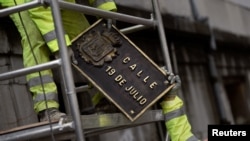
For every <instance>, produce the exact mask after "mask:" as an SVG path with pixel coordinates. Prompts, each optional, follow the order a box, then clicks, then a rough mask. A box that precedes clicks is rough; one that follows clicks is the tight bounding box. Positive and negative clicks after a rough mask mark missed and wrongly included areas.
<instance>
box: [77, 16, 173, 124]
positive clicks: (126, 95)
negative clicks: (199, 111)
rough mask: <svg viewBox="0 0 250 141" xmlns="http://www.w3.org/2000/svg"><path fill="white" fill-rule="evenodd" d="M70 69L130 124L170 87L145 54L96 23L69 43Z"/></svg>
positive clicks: (129, 42) (119, 33)
mask: <svg viewBox="0 0 250 141" xmlns="http://www.w3.org/2000/svg"><path fill="white" fill-rule="evenodd" d="M72 49H73V51H74V53H75V57H76V59H77V61H78V65H73V66H74V67H76V68H77V70H78V71H80V72H81V74H82V75H83V76H84V77H86V78H87V79H88V80H89V81H90V82H91V83H92V84H93V85H94V86H95V87H96V88H97V89H98V90H99V91H100V92H102V93H103V94H104V95H105V97H106V98H108V99H109V100H110V101H111V102H112V103H113V104H114V105H115V106H116V107H118V108H119V109H120V110H121V111H122V112H123V113H124V114H125V115H126V117H128V118H129V119H130V120H131V121H134V120H136V119H137V118H138V117H140V115H142V114H143V113H144V112H145V111H146V110H147V109H148V108H149V107H150V106H152V105H153V104H154V103H155V102H156V101H157V100H159V99H160V98H161V97H162V96H163V95H164V94H166V93H167V92H168V91H169V89H170V88H171V87H172V86H173V85H169V84H166V75H165V72H164V71H162V70H161V69H160V68H159V67H158V66H157V65H156V64H155V63H154V62H153V61H152V60H151V59H150V58H149V57H148V56H147V55H146V54H145V53H143V52H142V51H141V50H140V49H139V48H138V47H137V46H136V45H135V44H134V43H133V42H132V41H130V40H129V39H128V38H127V37H126V36H125V35H123V34H122V33H121V32H119V30H118V29H116V28H115V27H114V26H113V27H112V28H111V29H110V30H108V29H107V28H106V24H105V22H103V20H99V21H98V22H96V23H95V24H93V25H92V26H91V27H90V28H89V29H87V30H86V31H85V32H84V33H82V35H81V36H79V37H78V38H76V39H75V40H74V41H73V46H72Z"/></svg>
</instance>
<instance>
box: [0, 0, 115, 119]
mask: <svg viewBox="0 0 250 141" xmlns="http://www.w3.org/2000/svg"><path fill="white" fill-rule="evenodd" d="M30 1H32V0H0V5H1V7H4V8H5V7H12V6H16V5H21V4H24V3H27V2H30ZM65 1H67V2H72V3H75V0H65ZM89 4H90V5H91V6H93V7H96V8H99V9H102V10H109V11H116V9H117V8H116V4H115V2H114V1H113V0H89ZM61 15H62V21H63V26H64V31H65V40H66V45H67V46H68V49H69V54H70V55H71V57H72V58H73V54H72V53H73V52H72V50H71V49H70V45H71V40H72V39H74V38H75V37H76V36H77V35H78V34H80V33H81V32H83V31H84V30H85V29H86V28H87V27H89V22H88V20H87V19H86V17H85V16H84V15H83V14H82V13H79V12H76V11H70V10H61ZM10 18H11V19H12V20H13V22H14V24H15V25H16V27H17V29H18V31H19V33H20V35H21V43H22V47H23V62H24V66H25V67H30V66H34V65H37V64H42V63H46V62H48V61H50V56H51V55H56V57H58V56H57V55H58V50H59V48H58V43H57V40H56V35H55V27H54V22H53V17H52V14H51V9H50V7H46V6H45V7H44V6H39V7H36V8H32V9H30V10H28V11H22V12H19V13H14V14H11V15H10ZM26 78H27V82H28V86H29V90H30V92H31V93H32V94H33V101H34V110H35V112H36V113H37V114H38V116H39V119H40V121H47V120H48V118H50V119H51V120H58V119H59V118H60V117H62V116H65V113H62V112H60V111H59V110H58V108H59V104H58V92H57V87H56V84H55V82H54V80H53V76H52V71H51V70H50V69H49V70H43V71H40V74H39V73H38V72H37V73H32V74H28V75H27V77H26ZM47 108H48V109H47ZM46 109H47V110H46Z"/></svg>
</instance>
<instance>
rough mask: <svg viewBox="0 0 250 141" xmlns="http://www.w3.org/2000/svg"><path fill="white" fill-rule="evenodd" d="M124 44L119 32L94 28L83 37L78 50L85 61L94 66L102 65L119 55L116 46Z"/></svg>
mask: <svg viewBox="0 0 250 141" xmlns="http://www.w3.org/2000/svg"><path fill="white" fill-rule="evenodd" d="M121 45H122V40H121V39H120V37H119V36H118V34H116V33H114V32H110V31H107V30H103V31H96V30H93V31H91V32H89V33H88V34H86V35H84V36H82V37H81V39H80V40H79V41H78V43H77V50H78V51H79V54H80V56H81V58H83V59H84V61H86V62H88V63H91V64H93V65H94V66H102V65H103V64H104V62H107V61H112V58H113V57H115V56H116V55H117V49H116V47H120V46H121Z"/></svg>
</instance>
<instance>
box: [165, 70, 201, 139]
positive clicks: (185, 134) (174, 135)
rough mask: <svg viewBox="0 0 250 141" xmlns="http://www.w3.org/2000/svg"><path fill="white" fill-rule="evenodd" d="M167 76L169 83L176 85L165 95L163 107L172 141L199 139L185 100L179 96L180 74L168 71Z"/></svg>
mask: <svg viewBox="0 0 250 141" xmlns="http://www.w3.org/2000/svg"><path fill="white" fill-rule="evenodd" d="M165 71H166V70H165ZM166 72H167V71H166ZM167 76H168V78H167V79H168V81H169V83H170V84H175V85H174V87H173V88H172V89H171V90H170V91H169V92H168V93H167V94H166V95H165V96H164V98H163V101H162V102H161V107H162V110H163V114H164V117H165V125H166V128H167V132H168V133H169V135H170V138H171V141H198V139H197V138H196V137H195V136H194V135H193V133H192V131H191V125H190V123H189V121H188V118H187V116H186V114H185V112H184V108H183V106H184V104H183V101H182V100H181V99H180V98H179V97H178V96H177V95H178V91H179V89H180V87H181V80H180V78H179V76H178V75H174V74H173V73H169V72H167Z"/></svg>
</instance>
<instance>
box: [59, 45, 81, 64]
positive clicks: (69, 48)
mask: <svg viewBox="0 0 250 141" xmlns="http://www.w3.org/2000/svg"><path fill="white" fill-rule="evenodd" d="M67 49H68V54H69V58H70V60H71V62H72V63H74V64H76V65H77V64H78V62H77V60H76V58H75V54H74V52H73V50H72V49H71V47H67ZM54 55H55V58H56V59H58V58H60V54H59V51H57V52H55V53H54Z"/></svg>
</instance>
